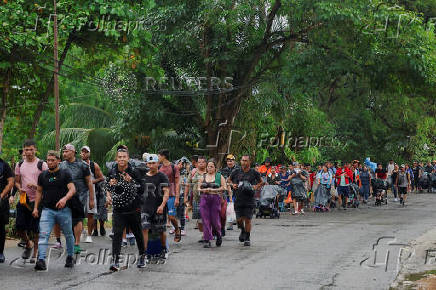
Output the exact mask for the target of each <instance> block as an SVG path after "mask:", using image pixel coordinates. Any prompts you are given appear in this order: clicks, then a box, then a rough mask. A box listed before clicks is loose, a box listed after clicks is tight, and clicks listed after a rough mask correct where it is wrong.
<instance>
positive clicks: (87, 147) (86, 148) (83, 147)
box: [80, 146, 91, 153]
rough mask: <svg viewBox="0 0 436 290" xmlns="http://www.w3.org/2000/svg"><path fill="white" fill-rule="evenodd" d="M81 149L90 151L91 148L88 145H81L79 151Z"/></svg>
mask: <svg viewBox="0 0 436 290" xmlns="http://www.w3.org/2000/svg"><path fill="white" fill-rule="evenodd" d="M83 149H85V150H86V151H88V152H89V153H91V149H90V148H89V146H82V148H80V151H82V150H83Z"/></svg>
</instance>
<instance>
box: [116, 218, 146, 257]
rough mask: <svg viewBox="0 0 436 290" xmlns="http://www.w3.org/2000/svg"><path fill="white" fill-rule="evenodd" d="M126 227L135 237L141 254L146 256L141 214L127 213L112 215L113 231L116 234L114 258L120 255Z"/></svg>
mask: <svg viewBox="0 0 436 290" xmlns="http://www.w3.org/2000/svg"><path fill="white" fill-rule="evenodd" d="M126 227H129V228H130V230H131V231H132V233H133V235H134V236H135V239H136V245H137V246H138V250H139V254H140V255H142V254H145V247H144V236H143V235H142V226H141V213H139V212H136V211H134V212H127V213H120V212H114V213H113V215H112V230H113V232H114V237H113V239H112V256H113V257H114V258H115V257H117V256H119V255H120V252H121V241H122V240H123V231H124V229H125V228H126Z"/></svg>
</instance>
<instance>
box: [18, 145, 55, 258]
mask: <svg viewBox="0 0 436 290" xmlns="http://www.w3.org/2000/svg"><path fill="white" fill-rule="evenodd" d="M23 151H24V154H25V156H26V158H25V159H24V160H23V161H22V162H19V163H18V164H17V165H16V167H15V186H16V187H17V192H18V193H19V195H20V199H19V202H18V204H17V220H16V227H17V233H18V235H19V236H20V237H21V238H22V239H23V241H24V242H25V243H26V246H25V248H24V252H23V255H22V256H21V257H22V258H23V259H29V258H30V254H31V253H32V249H33V256H32V259H31V260H30V262H31V263H35V262H36V253H37V252H38V233H39V218H37V217H33V216H32V211H33V208H34V206H35V198H36V189H37V187H38V186H37V184H38V177H39V175H40V174H41V172H42V171H43V170H47V169H48V166H47V163H45V162H44V161H42V160H39V159H38V158H37V157H36V143H35V141H33V140H27V141H25V142H24V144H23ZM12 200H13V198H12ZM30 234H33V241H31V240H30V238H29V235H30Z"/></svg>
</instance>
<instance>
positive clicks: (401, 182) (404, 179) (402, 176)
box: [398, 172, 409, 187]
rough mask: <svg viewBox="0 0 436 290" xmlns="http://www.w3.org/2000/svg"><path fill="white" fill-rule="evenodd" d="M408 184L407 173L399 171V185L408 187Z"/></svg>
mask: <svg viewBox="0 0 436 290" xmlns="http://www.w3.org/2000/svg"><path fill="white" fill-rule="evenodd" d="M408 185H409V181H408V179H407V173H406V172H404V173H403V172H398V187H407V186H408Z"/></svg>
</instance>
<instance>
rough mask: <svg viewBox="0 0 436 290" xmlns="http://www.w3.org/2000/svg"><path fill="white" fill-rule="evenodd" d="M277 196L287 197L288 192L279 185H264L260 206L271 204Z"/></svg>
mask: <svg viewBox="0 0 436 290" xmlns="http://www.w3.org/2000/svg"><path fill="white" fill-rule="evenodd" d="M277 195H283V196H284V195H286V190H284V189H283V188H281V187H280V186H278V185H264V186H263V187H262V190H261V191H260V204H262V205H267V204H269V203H270V202H272V201H273V200H274V198H275V197H276V196H277Z"/></svg>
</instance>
